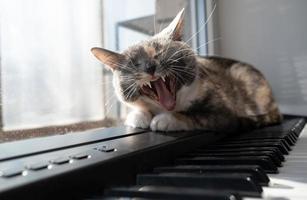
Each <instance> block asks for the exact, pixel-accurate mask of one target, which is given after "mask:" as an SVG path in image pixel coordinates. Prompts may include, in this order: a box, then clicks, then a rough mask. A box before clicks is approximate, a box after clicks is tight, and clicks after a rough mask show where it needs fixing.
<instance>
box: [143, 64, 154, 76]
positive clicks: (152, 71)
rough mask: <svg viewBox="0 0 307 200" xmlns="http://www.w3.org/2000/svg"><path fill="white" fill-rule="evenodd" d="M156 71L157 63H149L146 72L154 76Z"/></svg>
mask: <svg viewBox="0 0 307 200" xmlns="http://www.w3.org/2000/svg"><path fill="white" fill-rule="evenodd" d="M155 71H156V64H155V63H148V64H147V65H146V66H145V72H146V73H148V74H150V75H154V73H155Z"/></svg>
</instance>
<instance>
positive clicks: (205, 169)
mask: <svg viewBox="0 0 307 200" xmlns="http://www.w3.org/2000/svg"><path fill="white" fill-rule="evenodd" d="M154 172H155V173H165V172H176V173H196V174H207V173H209V174H210V173H221V174H222V173H234V172H238V173H249V174H252V175H253V177H254V178H255V180H256V181H257V182H258V183H259V184H260V185H264V186H267V185H268V184H269V182H270V179H269V177H268V176H267V175H266V173H265V172H264V171H263V169H262V168H261V167H260V166H257V165H229V166H223V165H212V166H203V165H177V166H167V167H157V168H155V169H154Z"/></svg>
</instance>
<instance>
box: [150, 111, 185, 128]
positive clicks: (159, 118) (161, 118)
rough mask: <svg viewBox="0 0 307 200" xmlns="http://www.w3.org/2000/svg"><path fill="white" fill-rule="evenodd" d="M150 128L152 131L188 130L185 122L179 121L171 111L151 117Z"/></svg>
mask: <svg viewBox="0 0 307 200" xmlns="http://www.w3.org/2000/svg"><path fill="white" fill-rule="evenodd" d="M150 129H151V130H153V131H182V130H189V127H188V125H187V123H186V122H184V121H179V120H178V119H177V118H176V117H174V116H173V115H172V114H171V113H161V114H159V115H156V116H155V117H154V118H153V119H152V121H151V123H150Z"/></svg>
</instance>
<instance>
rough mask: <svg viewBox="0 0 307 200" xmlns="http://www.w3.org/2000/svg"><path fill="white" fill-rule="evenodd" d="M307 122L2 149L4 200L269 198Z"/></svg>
mask: <svg viewBox="0 0 307 200" xmlns="http://www.w3.org/2000/svg"><path fill="white" fill-rule="evenodd" d="M304 125H305V119H304V118H301V117H286V118H285V120H284V122H283V123H282V124H280V125H275V126H270V127H265V128H262V129H258V130H254V131H250V132H246V133H238V134H232V135H230V136H229V135H226V134H223V133H216V132H210V131H197V132H176V133H155V132H151V131H146V130H141V129H129V128H126V127H118V128H109V129H97V130H91V131H85V132H80V133H72V134H66V135H58V136H51V137H42V138H36V139H29V140H23V141H17V142H10V143H3V144H0V199H1V200H2V199H118V198H119V197H126V198H134V197H136V198H142V199H188V198H189V199H241V198H242V197H245V196H248V197H261V192H262V186H266V185H268V183H269V178H268V176H267V174H268V173H278V168H279V167H282V163H283V162H284V155H287V154H289V152H290V151H291V148H292V146H293V145H295V142H296V141H297V139H298V137H299V134H300V132H301V130H302V129H303V127H304Z"/></svg>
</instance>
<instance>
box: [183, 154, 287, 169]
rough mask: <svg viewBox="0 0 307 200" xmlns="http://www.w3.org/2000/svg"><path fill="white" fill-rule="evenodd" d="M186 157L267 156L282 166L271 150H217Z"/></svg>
mask: <svg viewBox="0 0 307 200" xmlns="http://www.w3.org/2000/svg"><path fill="white" fill-rule="evenodd" d="M185 156H186V157H200V156H202V157H203V156H205V157H238V156H268V157H270V158H271V159H272V161H273V162H274V163H275V165H276V166H277V167H281V166H282V161H281V160H280V159H279V158H278V157H277V156H276V155H275V153H274V152H272V151H244V152H235V153H233V152H217V153H213V152H211V153H206V152H204V153H189V154H186V155H185Z"/></svg>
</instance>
